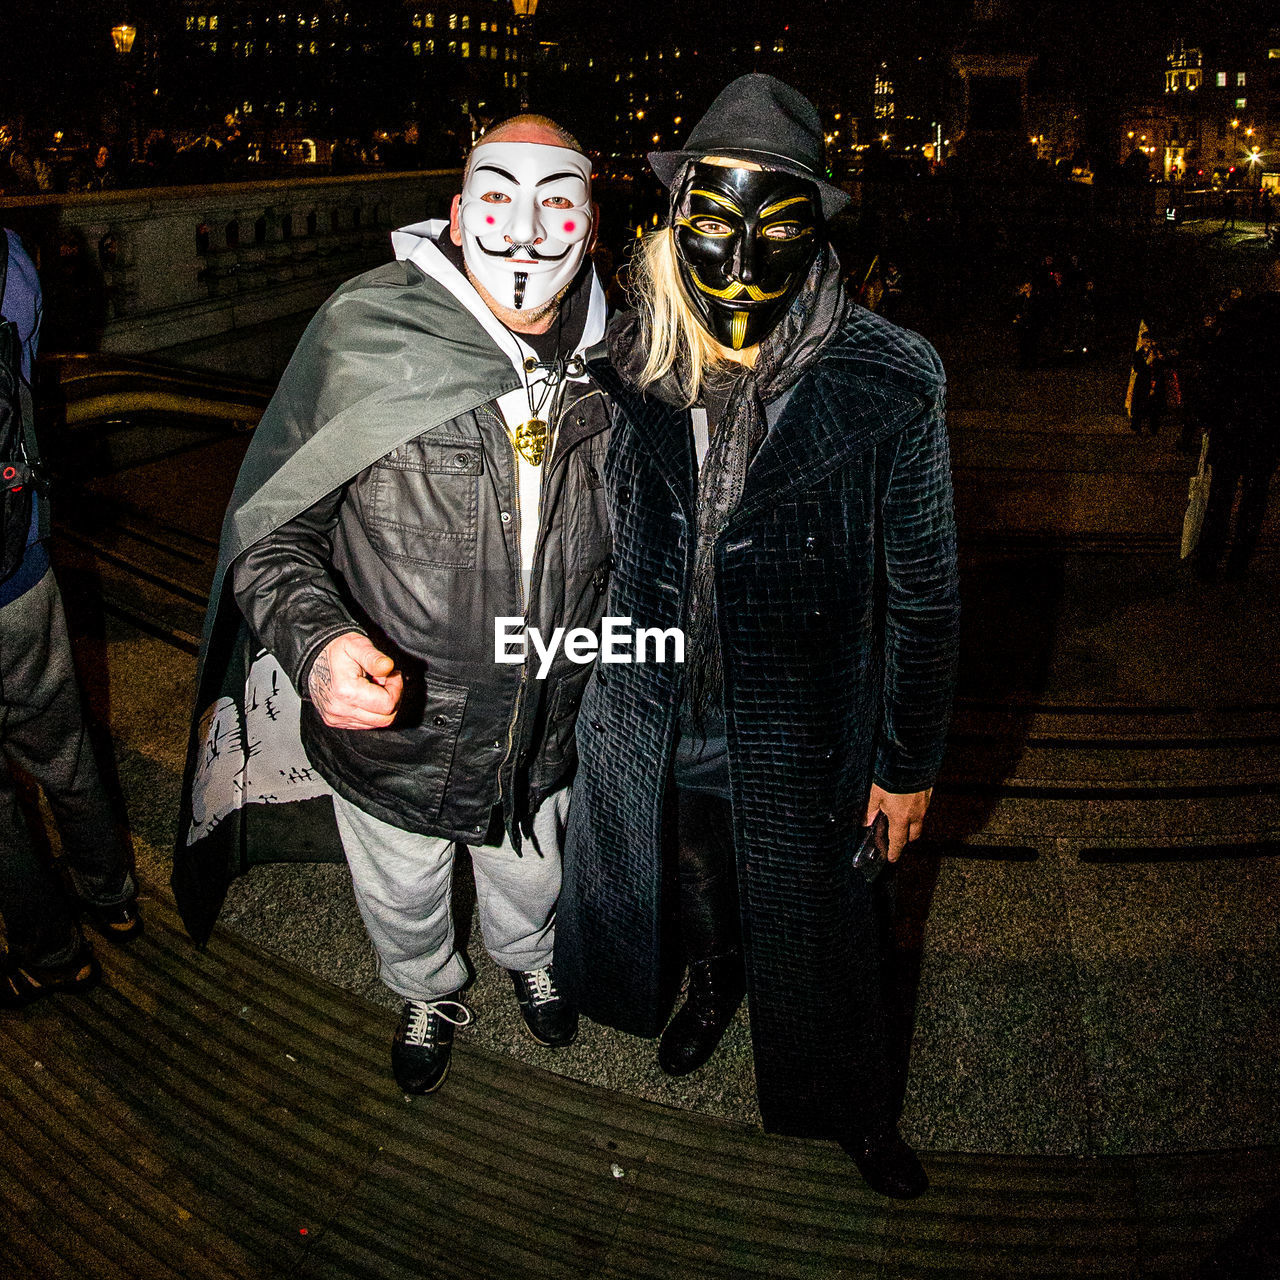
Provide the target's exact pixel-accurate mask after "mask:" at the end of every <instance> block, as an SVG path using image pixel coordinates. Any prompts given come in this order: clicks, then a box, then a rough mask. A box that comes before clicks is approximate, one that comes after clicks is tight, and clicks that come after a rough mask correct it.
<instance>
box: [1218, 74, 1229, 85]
mask: <svg viewBox="0 0 1280 1280" xmlns="http://www.w3.org/2000/svg"><path fill="white" fill-rule="evenodd" d="M1226 87H1227V73H1226V72H1225V71H1219V72H1218V88H1219V89H1225V88H1226Z"/></svg>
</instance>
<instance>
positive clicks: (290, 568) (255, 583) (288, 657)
mask: <svg viewBox="0 0 1280 1280" xmlns="http://www.w3.org/2000/svg"><path fill="white" fill-rule="evenodd" d="M344 493H345V488H344V489H336V490H334V492H332V493H330V494H326V495H325V497H324V498H322V499H321V500H320V501H319V502H317V503H315V505H314V506H312V507H310V508H309V509H308V510H306V511H304V512H303V513H302V514H301V515H300V516H296V517H295V518H294V519H292V520H290V521H289V522H288V523H287V524H284V525H281V526H280V528H279V529H277V530H276V531H275V532H274V533H271V534H268V535H267V536H266V537H265V538H263V539H262V540H261V541H259V542H256V543H254V545H253V546H251V547H250V548H249V549H248V550H247V551H246V552H244V554H243V555H241V556H240V558H239V559H238V560H236V562H235V563H234V564H233V565H232V566H231V578H232V589H233V590H234V592H235V597H236V603H237V604H238V605H239V606H240V612H241V613H243V614H244V616H245V619H246V620H247V622H248V623H249V626H250V628H252V630H253V633H254V635H255V636H257V638H258V640H259V642H260V643H261V644H262V645H263V646H264V647H265V648H267V649H269V650H270V651H271V653H272V654H273V655H274V656H275V659H276V661H277V662H279V663H280V665H281V666H282V667H283V668H284V670H285V672H286V673H287V674H288V676H289V678H290V679H291V680H292V681H293V683H294V687H295V688H296V689H297V690H298V692H299V694H301V696H302V697H304V698H305V697H307V696H308V695H307V679H308V677H309V676H310V674H311V664H312V663H313V662H314V661H315V659H316V658H317V656H318V655H319V653H320V650H321V649H323V648H324V646H325V645H327V644H328V643H329V641H330V640H333V639H335V638H336V637H338V636H340V635H344V634H345V633H346V632H348V631H359V632H361V633H362V634H363V633H364V628H363V627H361V626H360V625H359V624H358V623H357V622H356V621H355V619H354V618H353V617H352V616H351V613H350V611H349V610H348V609H347V607H346V605H345V604H344V603H343V601H342V597H341V595H340V594H339V591H338V588H337V585H336V584H335V582H334V580H333V577H332V574H331V565H332V552H333V542H332V539H333V531H334V529H335V528H336V527H337V521H338V509H339V507H340V506H341V505H342V498H343V494H344Z"/></svg>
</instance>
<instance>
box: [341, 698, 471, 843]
mask: <svg viewBox="0 0 1280 1280" xmlns="http://www.w3.org/2000/svg"><path fill="white" fill-rule="evenodd" d="M466 706H467V690H466V689H464V688H461V687H460V686H457V685H447V684H443V683H441V682H440V681H438V680H431V679H430V678H428V680H427V687H426V691H425V695H424V697H423V700H422V703H421V708H420V714H419V715H417V716H415V717H414V720H413V722H412V723H410V724H407V725H404V724H400V723H398V722H397V723H396V724H393V725H392V726H391V727H390V728H389V729H335V730H331V732H332V733H335V734H337V735H338V736H339V738H340V740H341V742H342V746H343V748H344V749H345V750H346V752H347V753H348V754H349V756H350V757H352V759H353V762H354V763H355V764H356V767H357V768H358V770H359V772H360V774H361V776H362V778H363V779H364V780H365V781H366V783H367V785H368V786H369V789H370V790H371V791H372V792H373V793H374V795H375V796H376V797H377V799H378V800H379V801H380V802H381V803H382V804H383V805H384V806H385V807H386V808H389V809H394V810H397V811H401V812H404V813H405V815H406V817H416V818H418V819H420V820H424V821H431V820H433V819H435V818H436V817H438V816H439V814H440V809H441V807H442V806H443V804H444V796H445V790H446V789H447V787H448V784H449V774H450V772H451V771H452V769H453V758H454V754H455V752H456V750H457V746H458V735H459V733H460V731H461V729H462V718H463V713H464V712H465V711H466Z"/></svg>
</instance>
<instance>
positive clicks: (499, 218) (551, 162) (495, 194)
mask: <svg viewBox="0 0 1280 1280" xmlns="http://www.w3.org/2000/svg"><path fill="white" fill-rule="evenodd" d="M459 217H460V221H461V223H462V257H463V260H464V261H465V262H466V264H467V269H468V270H469V271H470V272H471V274H472V275H473V276H474V277H475V278H476V279H477V280H478V281H479V282H480V283H481V284H482V285H484V287H485V288H486V289H487V290H488V291H489V293H490V294H491V295H492V296H493V298H494V300H495V301H496V302H498V303H500V304H501V305H502V306H504V307H511V308H512V309H513V310H515V311H536V310H538V308H540V307H542V306H544V305H545V304H546V303H548V302H550V301H551V300H552V299H553V298H554V297H555V296H556V295H557V294H558V293H559V292H560V291H561V290H562V289H563V288H564V287H565V286H566V285H567V284H568V283H569V281H571V280H572V279H573V277H574V275H575V273H576V272H577V270H578V267H579V266H580V265H581V264H582V259H583V258H584V257H585V256H586V252H587V245H588V243H589V242H590V237H591V161H590V160H588V159H587V157H586V156H584V155H582V154H581V153H579V152H577V151H571V150H569V148H567V147H551V146H547V145H545V144H543V143H539V142H482V143H481V144H480V145H479V146H478V147H476V149H475V152H474V153H473V155H472V161H471V170H470V172H469V173H468V175H467V180H466V183H465V185H464V186H463V188H462V200H461V203H460V206H459Z"/></svg>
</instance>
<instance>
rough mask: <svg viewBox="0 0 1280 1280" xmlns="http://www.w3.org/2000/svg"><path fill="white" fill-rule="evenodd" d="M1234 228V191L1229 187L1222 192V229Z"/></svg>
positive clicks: (1230, 229)
mask: <svg viewBox="0 0 1280 1280" xmlns="http://www.w3.org/2000/svg"><path fill="white" fill-rule="evenodd" d="M1235 229H1236V193H1235V192H1234V191H1232V190H1230V189H1228V190H1226V191H1224V192H1223V193H1222V227H1221V230H1223V231H1234V230H1235Z"/></svg>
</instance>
